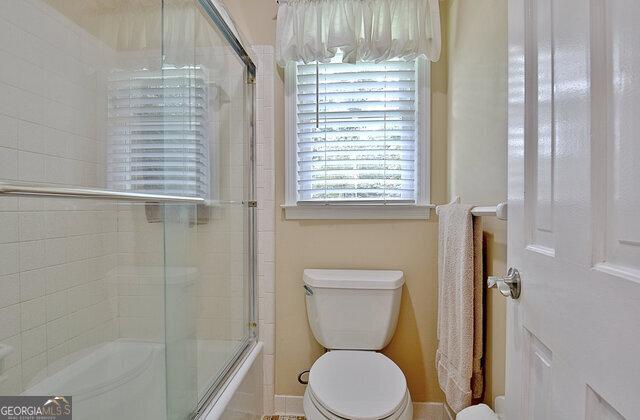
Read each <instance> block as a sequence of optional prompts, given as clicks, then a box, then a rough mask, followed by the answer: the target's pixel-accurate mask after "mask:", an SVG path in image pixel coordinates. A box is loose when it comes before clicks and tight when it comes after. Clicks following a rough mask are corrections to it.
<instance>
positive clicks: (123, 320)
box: [0, 0, 255, 419]
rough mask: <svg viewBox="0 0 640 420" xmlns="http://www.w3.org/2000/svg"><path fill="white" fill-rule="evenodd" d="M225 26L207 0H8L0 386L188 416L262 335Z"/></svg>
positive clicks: (244, 135)
mask: <svg viewBox="0 0 640 420" xmlns="http://www.w3.org/2000/svg"><path fill="white" fill-rule="evenodd" d="M219 28H222V29H219ZM230 39H231V38H230V35H229V32H227V30H226V29H225V28H224V25H222V26H219V25H218V24H216V20H215V10H214V9H213V8H212V6H211V5H210V3H209V2H208V0H202V1H196V0H164V1H163V0H128V1H121V0H101V1H86V0H0V187H2V189H3V191H4V193H1V194H0V395H20V394H25V395H71V396H73V415H74V418H76V419H85V418H86V419H89V418H90V419H112V418H123V419H144V418H148V419H167V418H168V419H186V418H189V417H190V416H192V415H193V414H194V413H196V412H197V411H198V409H199V407H200V406H201V405H202V404H203V402H205V401H206V400H207V398H208V397H209V396H210V394H211V393H212V391H214V390H216V389H217V387H216V386H217V385H219V384H220V383H221V381H222V380H223V379H224V378H225V375H226V374H227V373H228V372H229V370H230V368H231V367H232V365H233V363H234V361H236V360H237V358H238V356H239V355H240V354H241V352H242V351H243V350H244V349H246V347H247V346H248V345H249V343H251V342H252V340H254V338H255V337H254V333H253V327H252V325H253V322H254V317H255V313H254V312H255V296H254V295H253V288H254V285H253V280H252V279H253V278H254V275H253V255H254V254H255V251H254V246H253V226H254V224H253V217H254V212H255V208H253V207H250V203H251V202H252V201H251V200H253V185H252V179H253V173H252V158H251V154H252V148H251V141H252V123H251V121H252V118H253V115H252V112H253V111H252V110H253V96H252V95H253V89H252V85H251V83H250V82H251V80H252V77H253V76H252V75H251V74H250V73H249V72H248V70H247V69H248V67H247V63H246V58H245V59H243V58H241V55H239V54H238V52H237V49H234V48H232V47H231V46H230ZM252 68H253V67H252ZM7 186H9V187H12V188H23V191H22V192H21V193H20V194H21V195H19V196H10V195H7V194H9V193H11V191H10V190H7V189H6V188H7ZM25 187H29V188H35V189H36V190H38V191H39V192H38V194H40V195H41V196H24V194H25V192H24V188H25ZM62 188H64V190H61V189H62ZM56 189H57V191H58V192H57V193H56V194H62V195H65V194H66V195H67V196H66V197H63V196H56V197H53V196H51V191H54V190H56ZM60 191H62V193H61V192H60ZM69 191H75V192H74V193H73V194H72V196H70V195H69ZM119 192H120V193H124V194H120V195H119V196H118V197H116V196H114V195H113V194H114V193H119ZM14 193H15V191H14ZM47 194H49V195H47ZM126 194H129V196H127V197H129V199H125V198H123V197H124V196H126ZM145 194H146V196H145V197H146V198H145V197H141V195H145ZM149 194H153V195H155V198H154V199H151V198H149ZM96 195H98V196H102V199H95V196H96ZM168 195H170V196H174V197H175V196H181V197H184V198H185V199H186V201H183V202H182V203H176V202H172V200H173V201H175V199H174V198H172V199H170V200H169V199H167V197H166V196H168ZM80 196H84V198H79V197H80ZM132 196H135V197H133V198H131V197H132ZM195 203H197V204H195Z"/></svg>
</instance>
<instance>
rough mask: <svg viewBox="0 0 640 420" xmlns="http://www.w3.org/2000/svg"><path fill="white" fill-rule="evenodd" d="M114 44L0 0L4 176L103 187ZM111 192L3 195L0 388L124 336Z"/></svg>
mask: <svg viewBox="0 0 640 420" xmlns="http://www.w3.org/2000/svg"><path fill="white" fill-rule="evenodd" d="M112 57H113V54H112V51H111V50H110V49H109V48H108V47H106V46H105V45H104V44H102V43H100V42H99V41H97V40H96V39H95V38H93V37H92V36H91V35H89V34H87V33H86V31H83V30H82V29H80V28H79V27H78V26H77V25H75V24H73V23H72V22H70V21H68V20H67V19H66V18H65V17H63V16H62V15H60V14H59V13H57V12H55V11H54V10H53V9H51V8H49V7H48V6H46V5H45V4H44V3H43V2H33V1H3V2H0V63H2V64H1V65H0V179H1V180H3V181H22V182H40V183H42V182H47V183H54V184H59V185H74V186H85V187H100V186H102V185H103V184H104V173H105V170H104V162H105V156H104V153H105V149H104V142H103V140H104V139H103V138H101V137H100V134H99V133H102V132H104V130H102V126H101V124H103V121H101V120H100V119H99V118H98V116H99V115H104V111H103V110H99V109H98V107H99V104H104V103H106V101H103V100H101V98H102V99H104V82H103V81H102V80H101V78H100V71H99V70H100V69H101V68H109V65H108V62H109V60H110V59H111V58H112ZM117 242H118V237H117V209H116V204H115V203H112V202H98V201H86V200H69V199H67V200H62V199H43V198H20V199H18V198H6V197H4V198H2V199H0V290H2V293H1V294H0V343H2V344H4V345H7V346H9V347H10V348H11V350H12V351H11V353H10V355H9V356H8V357H7V358H6V359H5V361H4V362H5V363H4V371H3V372H2V373H3V375H2V377H1V379H0V394H12V393H19V392H21V391H22V390H24V389H26V388H28V387H29V386H30V385H31V384H33V383H34V382H36V381H37V380H38V379H41V378H42V377H44V376H47V374H48V371H52V370H55V369H58V368H60V365H61V364H64V358H65V356H66V355H68V354H70V353H73V352H76V351H78V350H82V349H83V348H87V347H89V346H91V345H93V344H97V343H100V342H103V341H107V340H112V339H114V338H116V337H117V335H118V327H117V319H116V312H117V302H116V299H115V293H116V291H115V288H114V286H113V282H112V275H113V271H114V270H113V269H114V267H115V266H116V263H117V256H116V248H117Z"/></svg>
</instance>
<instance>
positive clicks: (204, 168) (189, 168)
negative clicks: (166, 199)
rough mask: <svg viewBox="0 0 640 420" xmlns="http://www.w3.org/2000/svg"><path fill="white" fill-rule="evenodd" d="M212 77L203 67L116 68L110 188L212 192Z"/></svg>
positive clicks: (111, 97) (112, 82) (112, 87)
mask: <svg viewBox="0 0 640 420" xmlns="http://www.w3.org/2000/svg"><path fill="white" fill-rule="evenodd" d="M206 80H207V75H206V72H205V70H204V69H203V68H201V67H183V68H176V67H165V68H163V69H162V70H147V69H142V70H134V71H114V72H112V73H111V75H110V77H109V81H108V87H109V93H108V101H109V117H108V122H109V127H108V130H109V131H108V138H109V149H108V155H109V160H108V166H107V182H108V185H109V188H111V189H114V190H117V191H134V192H142V193H148V194H168V195H180V196H195V197H201V198H210V174H209V164H210V162H209V139H208V136H207V132H206V130H207V106H208V99H207V85H206V82H205V81H206Z"/></svg>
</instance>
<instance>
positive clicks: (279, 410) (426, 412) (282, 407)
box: [274, 395, 455, 420]
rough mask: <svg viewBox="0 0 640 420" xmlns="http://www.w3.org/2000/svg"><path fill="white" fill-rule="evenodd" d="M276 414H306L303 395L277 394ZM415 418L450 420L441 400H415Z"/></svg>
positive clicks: (417, 419) (275, 402) (275, 401)
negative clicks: (303, 406)
mask: <svg viewBox="0 0 640 420" xmlns="http://www.w3.org/2000/svg"><path fill="white" fill-rule="evenodd" d="M274 408H275V414H277V415H280V416H304V409H303V408H302V397H301V396H297V395H276V396H275V399H274ZM413 418H414V419H415V420H448V419H451V420H453V419H455V416H454V417H447V416H446V414H445V408H444V404H443V403H441V402H414V403H413Z"/></svg>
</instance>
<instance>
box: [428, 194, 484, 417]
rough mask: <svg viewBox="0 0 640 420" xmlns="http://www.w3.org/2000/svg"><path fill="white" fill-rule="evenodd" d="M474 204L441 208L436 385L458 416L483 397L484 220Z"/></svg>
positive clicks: (448, 205)
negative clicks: (477, 215) (476, 214)
mask: <svg viewBox="0 0 640 420" xmlns="http://www.w3.org/2000/svg"><path fill="white" fill-rule="evenodd" d="M471 208H472V207H471V206H468V205H464V204H459V203H456V202H454V203H450V204H447V205H444V206H439V207H438V214H439V216H440V222H439V229H438V230H439V232H438V350H437V352H436V367H437V371H438V382H439V384H440V388H442V390H443V391H444V393H445V396H446V400H447V403H448V404H449V406H450V407H451V408H452V409H453V410H454V411H455V412H456V413H457V412H459V411H460V410H462V409H463V408H465V407H468V406H469V405H471V402H472V400H473V399H474V398H479V397H480V396H481V395H482V388H483V377H482V365H481V362H482V335H483V330H482V328H483V322H482V296H483V293H482V292H483V273H482V221H481V219H480V218H478V217H473V216H472V215H471Z"/></svg>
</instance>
